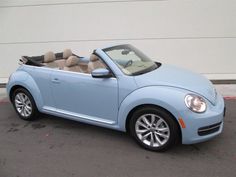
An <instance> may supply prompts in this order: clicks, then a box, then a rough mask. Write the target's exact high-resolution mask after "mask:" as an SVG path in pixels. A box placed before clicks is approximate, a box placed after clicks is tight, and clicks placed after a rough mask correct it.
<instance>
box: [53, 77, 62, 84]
mask: <svg viewBox="0 0 236 177" xmlns="http://www.w3.org/2000/svg"><path fill="white" fill-rule="evenodd" d="M52 82H53V83H55V84H59V83H60V80H59V79H58V78H54V79H52Z"/></svg>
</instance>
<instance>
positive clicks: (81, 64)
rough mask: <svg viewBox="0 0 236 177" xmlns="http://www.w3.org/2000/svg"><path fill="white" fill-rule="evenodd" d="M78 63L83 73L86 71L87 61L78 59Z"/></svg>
mask: <svg viewBox="0 0 236 177" xmlns="http://www.w3.org/2000/svg"><path fill="white" fill-rule="evenodd" d="M78 65H79V67H80V69H81V70H82V72H83V73H88V63H85V62H80V61H79V63H78Z"/></svg>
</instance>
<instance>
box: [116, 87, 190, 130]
mask: <svg viewBox="0 0 236 177" xmlns="http://www.w3.org/2000/svg"><path fill="white" fill-rule="evenodd" d="M185 95H186V91H185V90H182V89H179V88H175V87H166V86H149V87H142V88H140V89H137V90H135V91H134V92H132V93H131V94H129V95H128V96H127V97H126V98H125V99H124V100H123V101H122V103H121V106H120V109H119V113H118V126H119V128H120V129H121V130H122V131H126V119H127V117H128V114H129V112H130V111H131V110H133V109H134V108H135V107H137V106H140V105H146V104H151V105H156V106H160V107H162V108H164V109H166V110H167V111H169V112H170V113H171V114H172V115H173V116H174V117H175V118H176V119H178V117H181V112H182V111H184V109H186V106H185V103H184V97H185Z"/></svg>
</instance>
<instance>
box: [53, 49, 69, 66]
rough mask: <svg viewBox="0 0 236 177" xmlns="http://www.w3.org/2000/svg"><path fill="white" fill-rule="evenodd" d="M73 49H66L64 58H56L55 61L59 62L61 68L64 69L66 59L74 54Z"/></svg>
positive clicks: (63, 54)
mask: <svg viewBox="0 0 236 177" xmlns="http://www.w3.org/2000/svg"><path fill="white" fill-rule="evenodd" d="M72 55H73V54H72V51H71V50H70V49H65V50H64V51H63V53H62V58H63V59H59V60H55V62H56V63H57V65H58V67H59V69H63V68H64V67H65V65H66V59H68V58H69V57H70V56H72Z"/></svg>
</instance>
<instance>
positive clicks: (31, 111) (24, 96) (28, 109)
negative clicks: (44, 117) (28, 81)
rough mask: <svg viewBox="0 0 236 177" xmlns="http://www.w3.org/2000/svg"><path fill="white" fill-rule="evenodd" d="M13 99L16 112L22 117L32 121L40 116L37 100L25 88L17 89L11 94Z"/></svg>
mask: <svg viewBox="0 0 236 177" xmlns="http://www.w3.org/2000/svg"><path fill="white" fill-rule="evenodd" d="M11 100H12V103H13V106H14V108H15V111H16V113H17V114H18V115H19V117H20V118H21V119H23V120H27V121H30V120H34V119H36V118H37V117H38V116H39V111H38V109H37V106H36V104H35V101H34V99H33V97H32V95H31V94H30V93H29V91H28V90H26V89H24V88H18V89H16V90H15V91H14V92H13V94H12V96H11Z"/></svg>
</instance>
